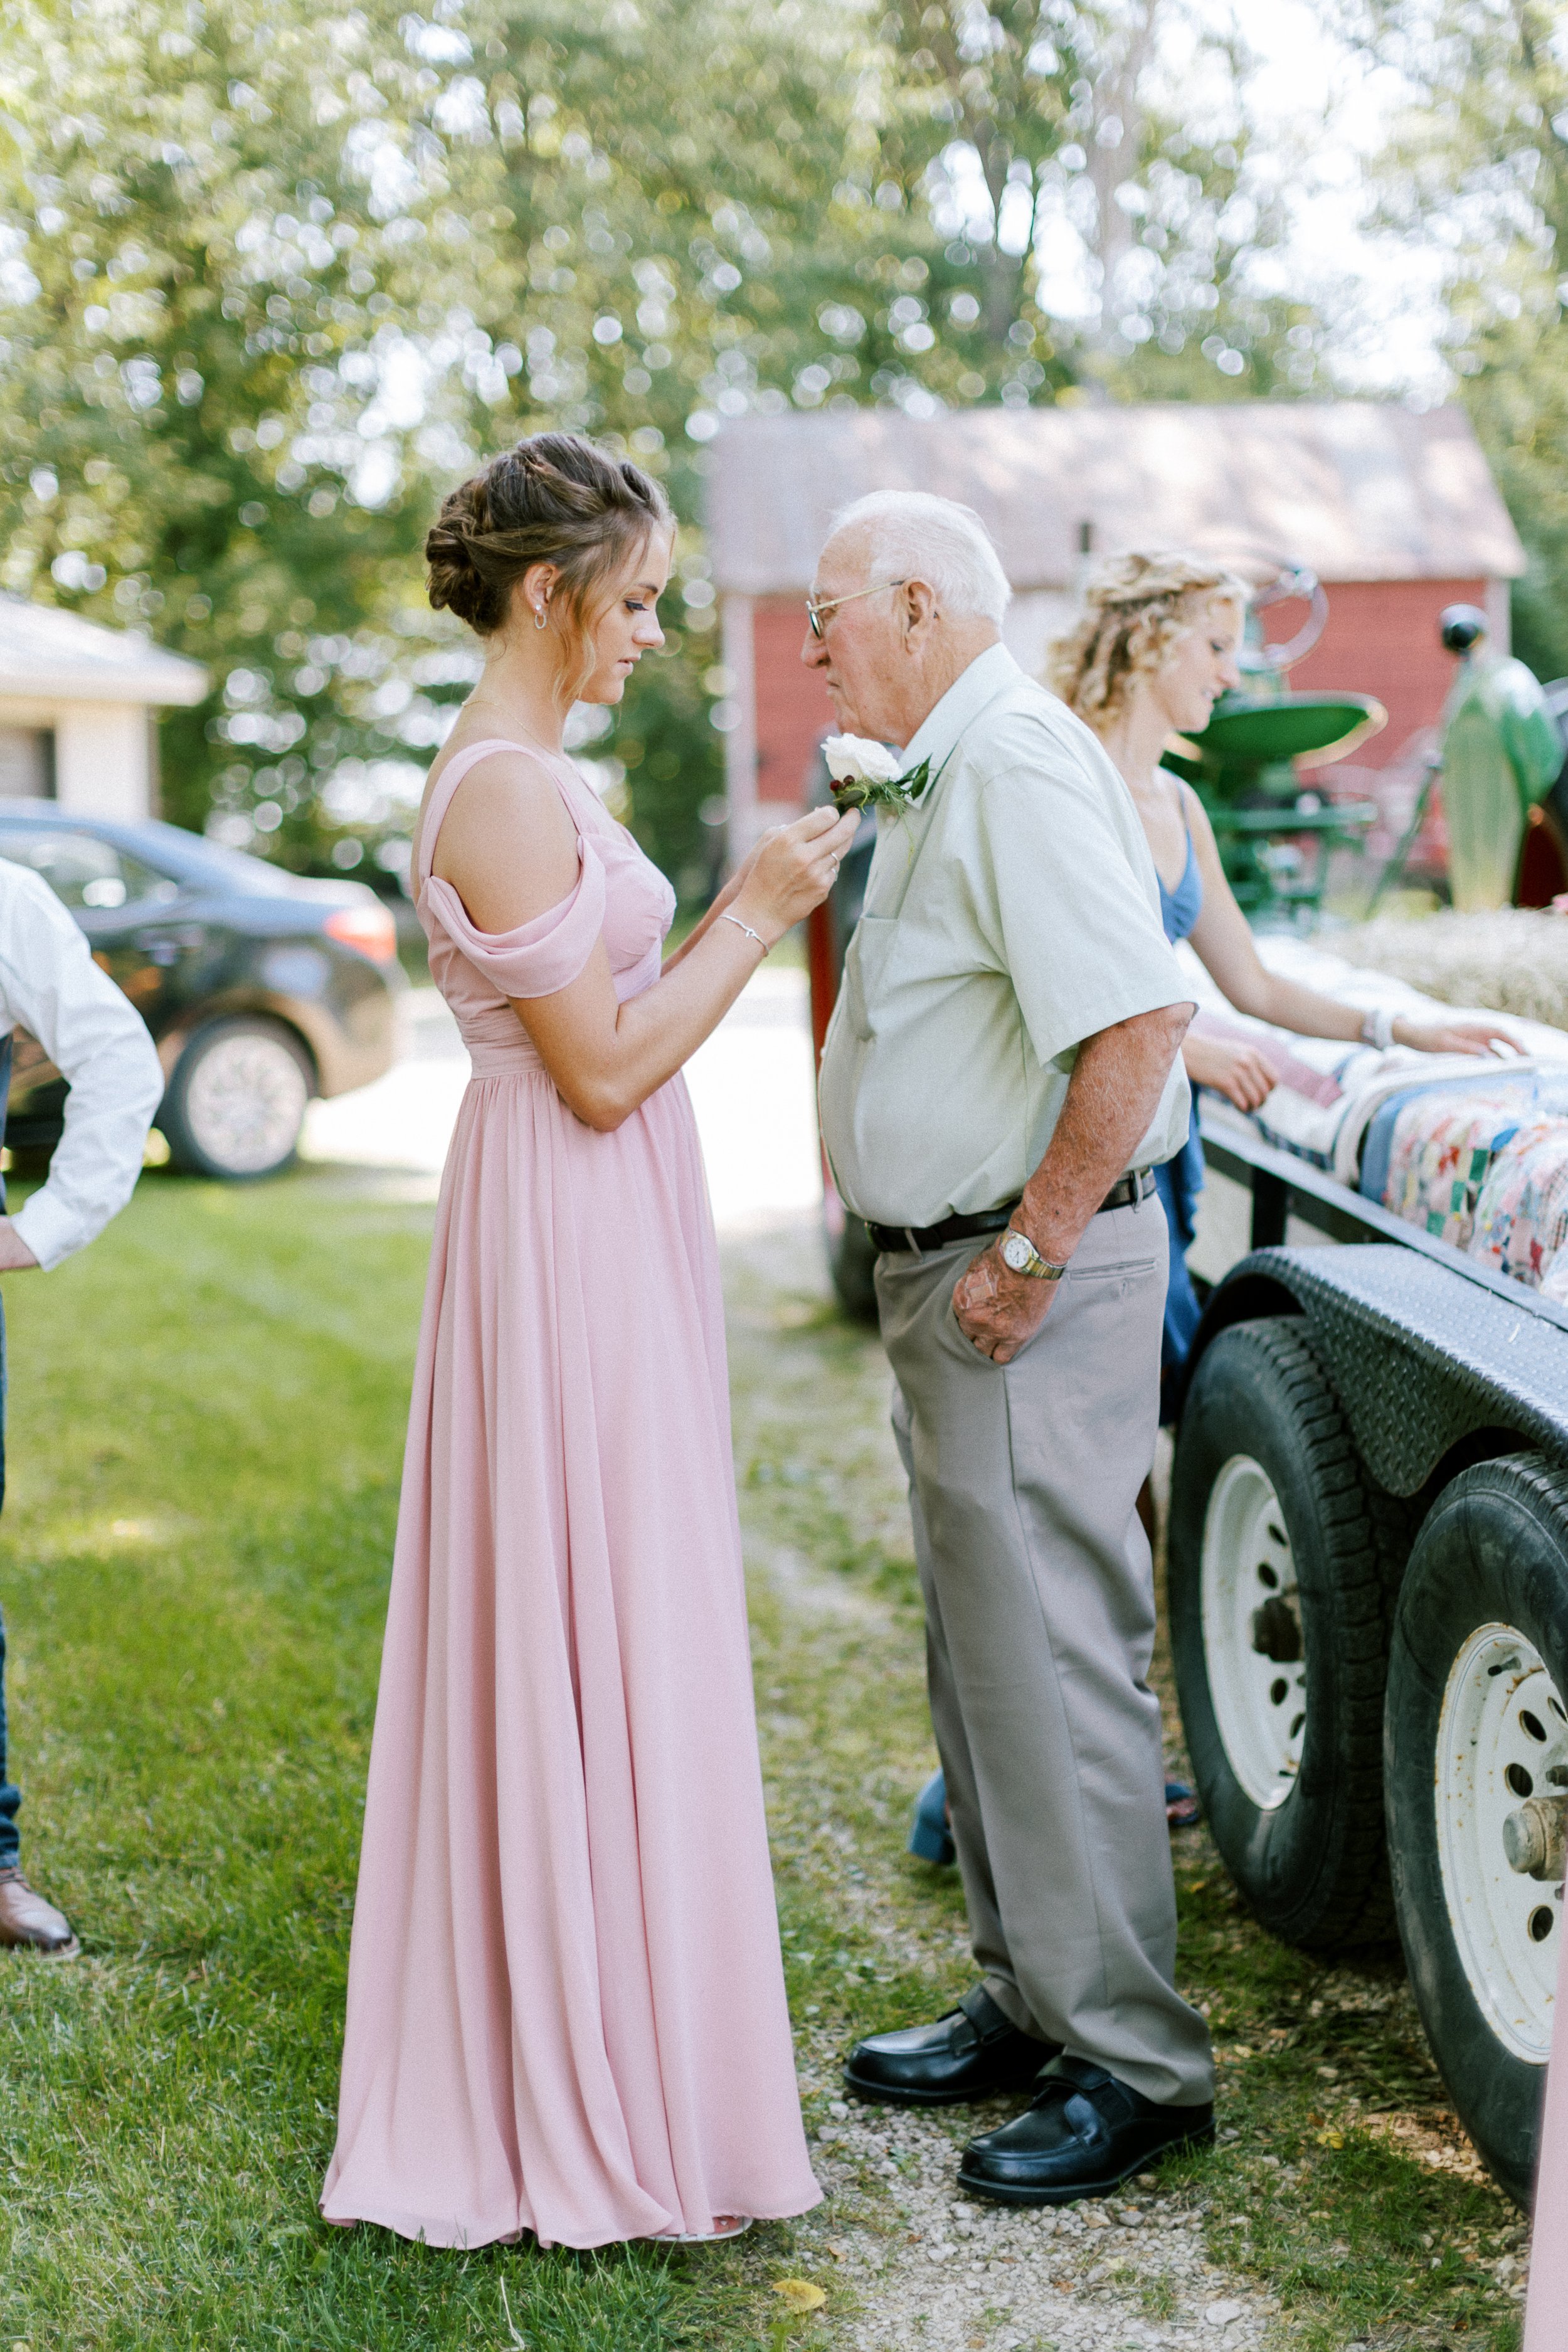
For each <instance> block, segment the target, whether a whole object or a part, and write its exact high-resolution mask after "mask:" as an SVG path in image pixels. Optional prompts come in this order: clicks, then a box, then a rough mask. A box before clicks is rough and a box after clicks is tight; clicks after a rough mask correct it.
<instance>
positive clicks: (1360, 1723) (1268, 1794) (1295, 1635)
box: [1168, 1317, 1394, 1951]
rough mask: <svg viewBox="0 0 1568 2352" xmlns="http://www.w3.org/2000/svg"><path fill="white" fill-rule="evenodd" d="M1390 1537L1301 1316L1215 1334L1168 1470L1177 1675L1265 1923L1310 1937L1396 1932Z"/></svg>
mask: <svg viewBox="0 0 1568 2352" xmlns="http://www.w3.org/2000/svg"><path fill="white" fill-rule="evenodd" d="M1383 1499H1384V1500H1385V1499H1386V1498H1383ZM1393 1549H1394V1542H1393V1535H1392V1526H1391V1525H1389V1526H1385V1524H1384V1517H1383V1508H1382V1502H1381V1501H1380V1497H1379V1496H1378V1493H1377V1490H1376V1489H1375V1488H1374V1487H1373V1485H1372V1482H1371V1480H1370V1479H1369V1477H1368V1475H1367V1474H1366V1472H1365V1470H1364V1468H1363V1465H1362V1462H1361V1459H1360V1457H1359V1455H1358V1454H1357V1453H1356V1450H1355V1447H1354V1444H1352V1440H1351V1436H1350V1432H1349V1430H1348V1428H1347V1426H1346V1423H1345V1420H1344V1416H1343V1414H1342V1412H1341V1410H1340V1406H1339V1402H1338V1399H1337V1398H1336V1397H1335V1395H1334V1391H1333V1389H1332V1387H1331V1384H1330V1382H1329V1380H1328V1377H1327V1375H1326V1373H1325V1372H1324V1370H1323V1368H1322V1365H1321V1362H1320V1360H1319V1359H1318V1356H1317V1354H1316V1352H1315V1350H1314V1349H1313V1347H1312V1344H1311V1341H1310V1339H1309V1337H1308V1335H1307V1333H1306V1331H1305V1330H1304V1329H1303V1328H1302V1326H1301V1324H1300V1320H1299V1319H1298V1318H1295V1317H1289V1318H1284V1317H1281V1318H1272V1319H1268V1320H1264V1321H1259V1322H1255V1323H1242V1324H1237V1325H1235V1326H1233V1327H1232V1328H1230V1329H1229V1330H1227V1331H1224V1332H1222V1333H1221V1334H1220V1336H1219V1337H1218V1339H1215V1342H1214V1344H1213V1346H1212V1347H1210V1348H1209V1349H1207V1350H1206V1351H1205V1354H1204V1356H1203V1358H1202V1359H1201V1360H1200V1362H1199V1364H1198V1367H1197V1370H1196V1372H1195V1373H1194V1378H1193V1381H1192V1385H1191V1388H1190V1389H1189V1391H1188V1394H1187V1398H1186V1402H1185V1404H1184V1408H1183V1413H1182V1422H1181V1429H1180V1432H1179V1434H1178V1437H1177V1443H1176V1454H1175V1462H1174V1465H1173V1475H1172V1487H1171V1522H1170V1549H1169V1564H1168V1588H1169V1610H1170V1624H1171V1643H1172V1649H1173V1656H1174V1663H1175V1669H1176V1685H1177V1691H1178V1694H1179V1696H1180V1700H1181V1709H1182V1722H1183V1726H1184V1729H1185V1732H1186V1738H1187V1748H1188V1751H1189V1753H1190V1755H1191V1757H1192V1760H1193V1769H1194V1776H1195V1778H1196V1780H1197V1785H1198V1791H1199V1794H1200V1796H1201V1798H1202V1801H1203V1807H1204V1811H1205V1814H1206V1815H1207V1818H1208V1822H1209V1827H1210V1830H1211V1831H1212V1832H1213V1835H1214V1840H1215V1844H1216V1846H1217V1847H1218V1848H1219V1851H1220V1854H1221V1856H1222V1858H1223V1859H1224V1861H1225V1863H1226V1867H1227V1868H1228V1869H1229V1871H1230V1873H1231V1874H1232V1876H1233V1877H1234V1878H1235V1880H1236V1882H1237V1885H1238V1886H1239V1887H1240V1889H1241V1892H1242V1893H1243V1895H1245V1896H1246V1898H1247V1902H1248V1904H1249V1905H1250V1906H1251V1907H1252V1909H1253V1910H1254V1911H1255V1912H1256V1913H1257V1915H1258V1918H1259V1920H1260V1921H1261V1922H1262V1924H1263V1925H1264V1926H1265V1927H1268V1929H1269V1931H1270V1932H1271V1933H1272V1934H1274V1935H1276V1936H1279V1937H1281V1938H1282V1939H1283V1940H1284V1941H1285V1942H1286V1943H1290V1944H1296V1945H1299V1946H1300V1948H1302V1949H1303V1950H1306V1951H1333V1950H1336V1949H1338V1948H1342V1947H1343V1946H1345V1945H1349V1944H1357V1943H1370V1942H1375V1941H1377V1940H1380V1939H1382V1938H1386V1937H1390V1936H1391V1935H1392V1931H1393V1918H1392V1909H1391V1904H1390V1899H1389V1891H1388V1877H1387V1867H1386V1862H1385V1858H1384V1821H1383V1780H1382V1769H1381V1768H1382V1730H1383V1694H1384V1676H1385V1671H1386V1659H1387V1621H1388V1615H1389V1598H1388V1596H1389V1593H1390V1591H1391V1590H1392V1586H1393V1573H1392V1570H1393V1567H1394V1561H1393V1559H1391V1553H1392V1551H1393Z"/></svg>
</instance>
